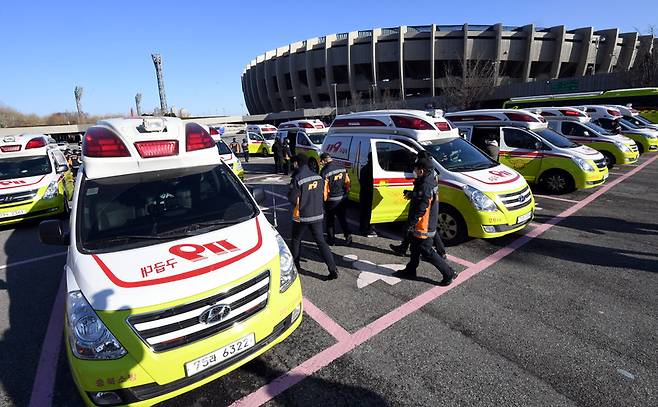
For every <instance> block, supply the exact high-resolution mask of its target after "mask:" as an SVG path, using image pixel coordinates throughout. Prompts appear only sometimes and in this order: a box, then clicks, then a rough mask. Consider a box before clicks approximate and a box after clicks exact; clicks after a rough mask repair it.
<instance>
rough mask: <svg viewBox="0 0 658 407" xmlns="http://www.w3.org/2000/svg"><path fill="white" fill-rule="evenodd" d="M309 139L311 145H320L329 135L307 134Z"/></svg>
mask: <svg viewBox="0 0 658 407" xmlns="http://www.w3.org/2000/svg"><path fill="white" fill-rule="evenodd" d="M306 135H307V136H308V138H309V139H310V140H311V143H313V144H317V145H320V144H322V143H323V142H324V138H325V137H326V136H327V133H326V132H325V133H311V134H308V133H307V134H306Z"/></svg>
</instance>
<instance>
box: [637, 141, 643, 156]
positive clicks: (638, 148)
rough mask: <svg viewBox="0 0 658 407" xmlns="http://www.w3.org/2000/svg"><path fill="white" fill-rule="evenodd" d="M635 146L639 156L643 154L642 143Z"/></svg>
mask: <svg viewBox="0 0 658 407" xmlns="http://www.w3.org/2000/svg"><path fill="white" fill-rule="evenodd" d="M635 144H637V151H638V152H639V153H640V154H644V146H643V145H642V143H635Z"/></svg>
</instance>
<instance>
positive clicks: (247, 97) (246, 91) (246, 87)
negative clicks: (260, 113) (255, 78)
mask: <svg viewBox="0 0 658 407" xmlns="http://www.w3.org/2000/svg"><path fill="white" fill-rule="evenodd" d="M250 93H251V89H250V84H249V74H248V70H247V69H245V71H244V73H243V74H242V94H243V95H244V103H245V106H246V107H247V110H248V111H249V113H250V114H251V113H252V112H254V113H255V112H256V109H254V105H253V104H252V102H251V94H250Z"/></svg>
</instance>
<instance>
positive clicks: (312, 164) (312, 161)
mask: <svg viewBox="0 0 658 407" xmlns="http://www.w3.org/2000/svg"><path fill="white" fill-rule="evenodd" d="M308 166H309V167H310V168H311V171H313V172H315V173H318V174H319V173H320V164H318V161H317V160H316V159H315V158H311V159H309V160H308Z"/></svg>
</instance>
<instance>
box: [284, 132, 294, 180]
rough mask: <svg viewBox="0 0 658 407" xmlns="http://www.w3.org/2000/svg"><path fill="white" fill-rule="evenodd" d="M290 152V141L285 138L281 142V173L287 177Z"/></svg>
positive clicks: (289, 165)
mask: <svg viewBox="0 0 658 407" xmlns="http://www.w3.org/2000/svg"><path fill="white" fill-rule="evenodd" d="M291 159H292V151H290V141H289V140H288V139H287V138H286V139H284V140H283V173H284V174H286V175H288V174H290V171H291V170H292V168H291V162H290V160H291Z"/></svg>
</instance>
